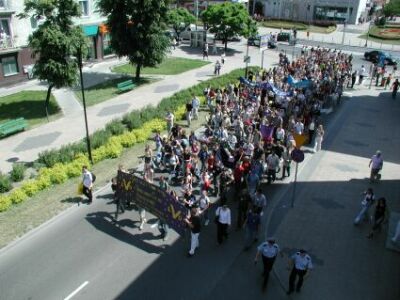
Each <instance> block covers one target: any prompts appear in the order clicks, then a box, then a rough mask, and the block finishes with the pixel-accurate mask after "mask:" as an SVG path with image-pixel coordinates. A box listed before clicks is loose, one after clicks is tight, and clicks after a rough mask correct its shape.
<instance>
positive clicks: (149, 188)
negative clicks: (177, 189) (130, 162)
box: [117, 171, 187, 235]
mask: <svg viewBox="0 0 400 300" xmlns="http://www.w3.org/2000/svg"><path fill="white" fill-rule="evenodd" d="M117 197H119V199H122V200H123V201H124V200H125V201H126V202H134V203H135V204H136V205H137V206H138V207H141V208H144V209H145V210H146V211H148V212H150V213H152V214H154V215H155V216H156V217H158V218H160V219H161V220H163V221H164V222H166V223H167V224H168V225H169V226H170V227H171V228H172V229H174V230H175V231H176V232H177V233H179V234H181V235H183V234H184V232H185V228H186V223H185V221H184V219H185V217H186V214H187V209H186V207H185V206H184V205H182V204H181V203H179V202H177V201H176V200H175V199H174V198H173V197H172V196H171V195H169V194H168V193H167V192H166V191H164V190H162V189H161V188H159V187H158V186H156V185H154V184H151V183H149V182H147V181H145V180H144V179H142V178H139V177H137V176H135V175H133V174H130V173H126V172H121V171H119V172H118V177H117Z"/></svg>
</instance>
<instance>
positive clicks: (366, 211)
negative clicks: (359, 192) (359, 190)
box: [354, 188, 375, 225]
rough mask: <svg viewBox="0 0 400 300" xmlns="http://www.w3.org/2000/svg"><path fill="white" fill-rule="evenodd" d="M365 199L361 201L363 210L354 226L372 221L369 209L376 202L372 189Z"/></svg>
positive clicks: (367, 192) (366, 192)
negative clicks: (363, 221)
mask: <svg viewBox="0 0 400 300" xmlns="http://www.w3.org/2000/svg"><path fill="white" fill-rule="evenodd" d="M363 194H364V199H363V200H362V201H361V210H360V212H359V213H358V215H357V216H356V218H355V219H354V225H358V224H360V222H361V221H362V220H370V216H369V208H370V207H371V206H372V204H373V203H374V201H375V195H374V191H373V190H372V188H368V190H367V191H365V192H364V193H363Z"/></svg>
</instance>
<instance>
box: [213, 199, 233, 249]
mask: <svg viewBox="0 0 400 300" xmlns="http://www.w3.org/2000/svg"><path fill="white" fill-rule="evenodd" d="M215 220H216V223H217V241H218V244H220V245H221V244H222V242H223V240H224V238H225V239H227V238H228V227H229V226H230V225H231V210H230V209H229V207H228V206H227V205H226V204H224V205H223V206H220V207H218V208H217V210H216V212H215Z"/></svg>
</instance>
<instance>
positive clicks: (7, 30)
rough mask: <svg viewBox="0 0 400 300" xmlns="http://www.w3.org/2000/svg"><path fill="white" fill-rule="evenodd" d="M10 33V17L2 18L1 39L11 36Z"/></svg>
mask: <svg viewBox="0 0 400 300" xmlns="http://www.w3.org/2000/svg"><path fill="white" fill-rule="evenodd" d="M10 33H11V32H10V25H9V23H8V19H0V39H1V38H5V37H8V36H10Z"/></svg>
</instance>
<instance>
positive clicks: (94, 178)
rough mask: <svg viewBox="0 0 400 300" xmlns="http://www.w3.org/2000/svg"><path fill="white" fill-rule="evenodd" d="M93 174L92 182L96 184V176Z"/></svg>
mask: <svg viewBox="0 0 400 300" xmlns="http://www.w3.org/2000/svg"><path fill="white" fill-rule="evenodd" d="M91 174H92V182H93V183H94V182H95V181H96V175H94V173H93V172H91Z"/></svg>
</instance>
